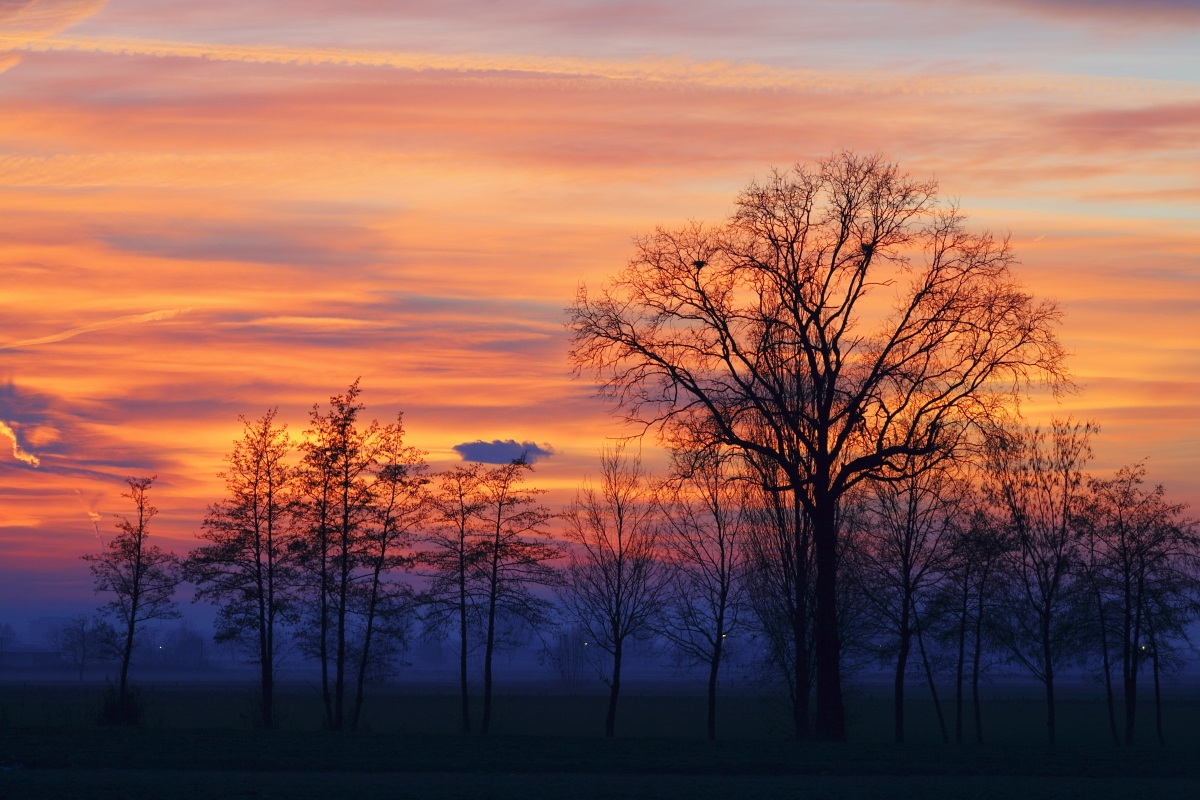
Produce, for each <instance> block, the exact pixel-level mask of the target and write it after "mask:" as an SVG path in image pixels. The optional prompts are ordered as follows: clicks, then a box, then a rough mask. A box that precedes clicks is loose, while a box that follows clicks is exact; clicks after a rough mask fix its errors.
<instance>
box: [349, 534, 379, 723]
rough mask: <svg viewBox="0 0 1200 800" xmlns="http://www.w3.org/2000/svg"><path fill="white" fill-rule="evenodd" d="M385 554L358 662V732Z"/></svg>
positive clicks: (354, 719) (353, 715)
mask: <svg viewBox="0 0 1200 800" xmlns="http://www.w3.org/2000/svg"><path fill="white" fill-rule="evenodd" d="M383 563H384V554H383V553H380V555H379V562H378V563H376V565H375V574H374V575H373V576H372V578H371V597H370V600H369V601H368V602H367V621H366V630H365V631H363V646H362V658H360V659H359V661H358V681H357V683H356V686H355V692H354V711H353V712H351V715H350V730H351V731H356V730H358V721H359V719H360V718H361V716H362V706H363V694H364V691H365V687H366V683H367V669H368V667H369V666H370V664H371V640H372V639H373V638H374V637H375V614H376V612H377V610H378V608H379V592H380V589H381V585H382V581H381V580H380V574H381V571H382V569H383Z"/></svg>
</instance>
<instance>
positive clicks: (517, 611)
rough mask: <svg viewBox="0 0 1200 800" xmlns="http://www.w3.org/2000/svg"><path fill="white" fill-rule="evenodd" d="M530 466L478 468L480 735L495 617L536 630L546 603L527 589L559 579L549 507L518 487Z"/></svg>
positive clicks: (487, 718)
mask: <svg viewBox="0 0 1200 800" xmlns="http://www.w3.org/2000/svg"><path fill="white" fill-rule="evenodd" d="M530 469H532V467H531V466H530V465H529V464H527V463H526V462H525V460H524V459H517V460H515V461H513V462H512V463H510V464H505V465H502V466H499V467H496V468H494V469H491V470H488V471H487V472H485V473H483V475H482V476H481V479H480V481H479V483H478V484H477V485H476V489H477V491H478V493H479V500H480V504H479V507H480V511H479V522H480V530H479V533H480V536H479V540H478V551H479V556H478V558H477V559H475V572H476V575H477V578H478V583H479V586H480V599H481V600H482V605H483V611H484V641H483V716H482V720H481V722H480V732H481V733H484V734H486V733H487V732H488V730H489V728H490V726H491V719H492V661H493V656H494V655H495V652H496V648H497V646H499V645H500V644H502V642H501V641H500V639H501V634H500V631H499V628H498V623H499V622H500V617H501V615H503V616H504V617H505V618H506V619H507V620H510V621H514V622H518V623H520V624H523V625H524V626H527V627H532V628H533V629H535V630H537V629H540V628H541V627H543V626H544V625H545V624H546V622H547V620H548V619H549V603H548V602H547V601H546V600H544V599H542V598H539V597H538V596H537V595H535V594H534V593H533V592H532V591H531V587H533V586H557V585H559V584H560V583H561V580H560V579H559V576H558V573H557V572H556V571H555V570H554V568H553V567H552V566H551V565H550V562H551V561H552V560H554V559H556V558H558V557H559V556H560V555H561V554H562V551H561V549H560V548H559V547H558V546H557V545H555V544H553V543H552V542H550V541H549V540H548V539H547V538H546V525H547V524H548V523H549V522H550V520H551V519H552V518H553V516H554V515H553V514H552V513H551V512H550V509H548V508H546V507H545V506H543V505H541V504H539V503H538V502H537V499H536V498H537V495H538V494H540V493H541V492H540V491H539V490H537V489H528V488H524V487H523V486H521V482H522V480H523V478H524V475H525V473H526V472H528V471H529V470H530Z"/></svg>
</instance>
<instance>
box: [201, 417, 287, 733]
mask: <svg viewBox="0 0 1200 800" xmlns="http://www.w3.org/2000/svg"><path fill="white" fill-rule="evenodd" d="M275 413H276V411H275V409H269V410H268V411H267V412H266V413H265V414H263V416H262V417H260V418H259V419H257V420H255V421H253V422H251V421H249V420H247V419H246V418H245V417H242V418H241V421H242V426H243V432H242V438H241V439H239V440H237V441H236V442H234V445H233V451H232V452H231V453H230V454H229V456H228V457H227V459H226V461H227V463H228V466H227V467H226V469H225V471H224V472H222V473H221V474H220V477H222V478H224V479H225V492H226V496H225V498H224V499H223V500H221V501H219V502H217V503H214V504H213V505H212V506H211V507H210V508H209V510H208V514H207V516H206V517H205V519H204V527H203V530H202V531H201V533H200V534H199V537H200V538H201V539H203V540H205V541H207V542H208V544H206V545H204V546H202V547H199V548H197V549H196V550H194V551H193V552H192V553H191V555H190V556H189V557H188V558H187V559H186V560H185V562H184V573H185V576H186V578H187V580H188V581H190V582H191V583H193V584H195V585H196V599H197V600H207V601H209V602H211V603H214V604H216V605H217V607H218V612H217V621H216V625H217V634H216V639H217V641H219V642H225V641H232V642H237V643H238V644H239V645H240V646H241V647H242V648H243V649H245V650H246V651H247V652H248V653H250V654H251V656H252V657H253V659H254V661H255V662H256V663H257V664H258V666H259V695H260V696H259V712H260V714H261V724H262V726H263V727H264V728H267V729H270V728H273V727H275V672H276V658H277V656H278V649H279V645H278V642H279V633H280V629H281V627H282V626H283V625H286V624H289V623H292V622H295V621H296V619H297V616H298V608H297V598H296V596H295V593H296V590H297V567H296V563H295V553H296V548H295V547H294V546H293V545H294V543H295V541H296V539H295V522H296V510H297V509H296V502H297V496H296V491H297V486H296V472H295V467H293V466H292V465H290V464H289V463H288V458H289V456H290V455H291V454H292V442H291V439H290V437H289V436H288V433H287V427H286V426H285V425H281V424H278V423H276V421H275Z"/></svg>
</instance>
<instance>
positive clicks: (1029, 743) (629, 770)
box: [0, 686, 1200, 800]
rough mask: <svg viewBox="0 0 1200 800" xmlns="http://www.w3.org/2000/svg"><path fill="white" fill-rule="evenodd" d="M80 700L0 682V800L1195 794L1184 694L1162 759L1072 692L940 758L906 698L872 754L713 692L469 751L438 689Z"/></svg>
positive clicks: (1002, 699) (776, 708) (207, 691)
mask: <svg viewBox="0 0 1200 800" xmlns="http://www.w3.org/2000/svg"><path fill="white" fill-rule="evenodd" d="M99 695H100V689H99V688H98V687H95V686H92V687H24V686H4V687H0V724H2V727H0V798H4V800H16V799H17V798H130V799H131V800H137V799H138V798H160V797H161V798H183V799H185V800H186V799H188V798H214V799H215V798H326V797H357V798H376V797H378V798H421V799H422V800H439V799H440V798H458V797H463V798H472V799H477V798H520V797H549V798H564V799H568V800H569V799H570V798H619V797H630V798H694V799H697V800H698V799H699V798H722V800H726V799H728V798H741V797H752V798H847V799H849V798H902V797H903V798H908V797H915V798H931V799H936V800H945V799H946V798H1005V800H1010V799H1011V798H1026V797H1045V798H1080V800H1085V799H1086V800H1091V799H1092V798H1121V800H1129V799H1130V798H1195V797H1200V747H1198V746H1197V745H1198V742H1197V739H1200V716H1198V715H1197V713H1196V711H1197V708H1198V705H1197V703H1196V702H1195V698H1193V697H1191V696H1190V695H1188V696H1180V697H1176V698H1174V699H1173V702H1172V705H1171V708H1170V709H1169V713H1170V715H1171V716H1169V717H1168V720H1170V721H1171V725H1170V726H1169V727H1168V729H1167V732H1168V735H1169V736H1171V737H1172V738H1171V739H1170V740H1169V741H1168V743H1167V745H1166V746H1159V745H1158V744H1156V743H1154V742H1153V730H1152V728H1151V727H1149V726H1146V727H1145V728H1144V729H1143V730H1141V731H1140V733H1141V734H1142V735H1143V736H1144V737H1145V740H1146V741H1145V742H1144V743H1143V744H1140V745H1139V746H1137V747H1135V748H1116V747H1114V746H1113V745H1112V744H1111V743H1110V742H1108V741H1107V739H1106V738H1105V736H1106V730H1105V728H1104V727H1103V720H1104V717H1103V708H1102V707H1099V708H1094V707H1093V703H1091V702H1084V701H1085V700H1088V699H1090V698H1087V697H1086V696H1084V695H1080V696H1078V697H1075V698H1074V699H1072V697H1071V696H1070V695H1068V696H1067V698H1066V699H1065V701H1064V704H1063V710H1062V714H1063V733H1062V737H1061V738H1062V743H1061V744H1060V745H1059V746H1058V747H1055V748H1049V747H1047V746H1046V745H1044V744H1042V739H1041V738H1038V737H1039V735H1040V734H1041V733H1042V731H1041V730H1040V729H1039V727H1038V723H1039V722H1040V717H1039V714H1038V713H1037V712H1038V707H1037V704H1036V702H1035V701H1034V698H1032V697H1030V696H1029V695H1027V694H1025V693H1023V692H1020V691H1009V692H1006V693H1000V694H997V695H993V697H992V698H991V703H990V706H989V712H990V714H991V717H990V729H991V732H992V734H993V737H992V738H993V739H994V741H993V742H992V743H989V744H985V745H984V746H976V745H973V744H971V745H961V746H959V745H949V746H946V745H942V744H940V742H939V741H938V739H937V736H936V730H935V729H934V728H931V727H930V725H929V723H930V722H931V717H930V714H929V708H928V707H927V706H926V705H924V704H914V707H913V710H912V711H913V726H912V727H913V735H912V736H911V737H910V738H911V739H912V742H911V743H910V744H906V745H904V746H897V745H894V744H891V743H889V742H888V741H887V732H888V726H889V725H890V707H889V705H888V703H887V702H886V697H885V696H884V695H882V694H880V693H873V692H869V691H860V692H858V693H852V695H851V697H850V701H851V702H850V710H851V714H852V717H853V719H854V720H855V724H854V727H853V728H852V735H853V736H854V741H851V742H849V743H847V744H844V745H817V744H812V743H800V742H795V741H792V740H790V739H789V738H787V731H786V714H785V713H784V709H783V708H782V704H781V703H780V702H779V701H778V700H777V699H773V698H765V697H757V696H740V697H731V698H729V699H728V700H727V701H726V703H725V706H724V708H723V711H724V716H725V722H726V725H725V730H724V732H725V734H726V738H723V739H722V740H720V741H717V742H708V741H705V740H704V739H703V738H702V737H701V736H700V735H698V734H699V733H700V731H701V730H702V721H703V702H702V701H701V700H700V699H698V698H696V697H694V696H691V695H671V694H665V695H664V694H662V693H656V694H653V695H652V694H649V693H644V694H639V695H631V696H629V697H628V698H626V700H625V701H624V703H623V707H622V716H621V718H620V720H619V725H618V727H619V732H620V733H621V735H620V736H619V737H618V738H617V739H616V740H612V741H610V740H605V739H603V738H602V737H600V736H597V735H596V732H597V730H598V729H599V728H600V726H601V724H602V714H603V698H602V697H598V696H594V695H523V696H514V695H506V696H503V697H501V698H500V699H499V703H498V706H497V732H496V733H495V734H494V735H492V736H490V737H488V738H486V739H485V738H481V737H479V736H470V737H465V736H460V735H457V734H455V733H453V729H454V719H455V716H454V712H455V704H454V698H453V697H452V696H450V695H447V694H444V693H413V692H396V691H391V692H388V693H385V694H383V695H382V696H378V697H376V698H375V700H376V702H375V706H374V713H373V714H372V715H371V718H370V729H369V730H366V731H362V732H360V733H357V734H353V735H346V734H343V735H336V734H330V733H325V732H322V731H320V730H319V729H318V727H319V726H318V724H317V717H316V716H315V714H314V712H315V709H314V708H312V707H311V706H312V705H313V704H314V703H316V702H317V698H316V696H315V695H314V694H313V693H312V691H311V690H303V689H298V690H293V691H292V692H291V694H289V695H288V696H286V697H285V698H284V703H283V706H284V716H285V723H284V726H283V729H282V730H278V731H274V732H266V731H259V730H254V729H253V728H252V727H251V726H250V724H249V719H250V716H251V715H250V713H249V712H250V710H251V705H250V701H249V697H250V695H249V693H248V692H247V691H246V690H244V689H241V688H237V687H211V688H202V689H197V688H173V687H167V686H159V687H152V688H149V689H147V690H146V697H147V700H148V703H149V708H148V713H147V717H146V723H145V725H144V726H143V727H142V728H140V729H135V730H125V729H112V728H99V727H97V726H96V725H95V723H94V722H93V719H94V713H95V710H96V707H97V706H98V705H99ZM1147 710H1148V711H1150V709H1147ZM1146 721H1147V722H1150V721H1151V720H1150V719H1149V718H1148V719H1147V720H1146ZM1097 723H1100V725H1099V726H1098V725H1097Z"/></svg>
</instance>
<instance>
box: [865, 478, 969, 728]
mask: <svg viewBox="0 0 1200 800" xmlns="http://www.w3.org/2000/svg"><path fill="white" fill-rule="evenodd" d="M913 461H914V463H910V464H909V465H908V466H907V467H906V468H905V469H904V476H903V477H902V478H899V479H897V480H894V481H888V482H877V483H874V484H873V485H872V486H871V487H870V488H869V489H868V491H867V498H866V502H865V503H864V511H865V513H864V514H863V516H862V531H861V533H860V535H859V537H858V541H859V543H860V545H861V547H860V552H859V553H858V554H857V558H856V559H855V563H856V564H857V566H858V569H857V570H855V572H856V575H855V577H856V578H857V580H858V581H859V583H860V585H861V586H862V589H863V596H864V597H866V598H867V599H868V602H869V605H870V607H871V611H872V616H873V617H874V620H875V627H876V629H877V630H878V631H879V632H880V633H882V634H884V635H885V636H887V637H889V638H894V640H895V644H896V662H895V665H894V666H895V669H894V674H893V693H892V696H893V722H894V737H895V740H896V742H897V743H902V742H903V741H904V734H905V724H904V723H905V702H904V701H905V692H904V690H905V682H906V678H907V675H908V668H909V665H908V660H909V656H910V654H911V653H912V648H913V644H914V637H917V636H918V633H919V631H920V630H921V627H920V624H919V622H918V618H917V614H918V609H919V608H920V607H922V606H924V605H926V604H927V602H928V600H929V599H930V598H931V597H932V596H933V595H934V594H935V593H936V591H937V590H938V588H939V583H940V582H941V580H942V578H943V575H944V572H945V569H946V567H947V565H948V561H949V557H950V553H951V541H952V539H953V535H954V531H955V525H956V522H957V520H958V515H959V511H960V509H961V507H962V504H963V501H964V498H963V495H964V487H963V486H962V485H961V484H960V483H959V482H958V481H956V480H955V477H954V476H953V475H952V474H951V473H950V471H949V469H948V468H949V467H950V466H951V465H950V464H949V463H946V464H937V463H934V464H931V465H929V464H921V463H915V462H916V460H915V459H914V460H913ZM917 644H918V645H919V649H920V650H922V651H924V642H923V640H921V641H917ZM922 661H923V663H924V664H925V666H926V671H927V672H928V662H927V661H926V660H925V659H924V658H923V659H922ZM930 690H931V692H933V693H934V694H933V697H934V701H935V704H936V703H937V695H936V689H934V685H933V683H932V681H930Z"/></svg>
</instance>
